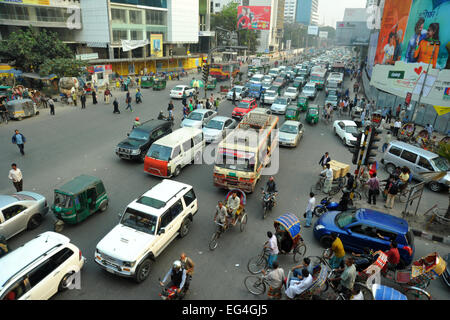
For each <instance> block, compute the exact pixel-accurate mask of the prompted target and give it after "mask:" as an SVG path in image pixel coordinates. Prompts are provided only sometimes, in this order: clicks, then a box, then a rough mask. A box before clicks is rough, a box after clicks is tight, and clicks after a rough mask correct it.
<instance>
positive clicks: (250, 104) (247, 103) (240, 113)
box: [231, 98, 258, 120]
mask: <svg viewBox="0 0 450 320" xmlns="http://www.w3.org/2000/svg"><path fill="white" fill-rule="evenodd" d="M257 106H258V104H257V102H256V99H254V98H245V99H243V100H241V101H240V102H239V104H238V105H237V106H236V107H235V108H234V109H233V112H232V113H231V116H232V118H234V119H239V120H240V119H242V118H243V117H244V115H245V114H247V113H249V112H250V111H252V110H253V109H255V108H256V107H257Z"/></svg>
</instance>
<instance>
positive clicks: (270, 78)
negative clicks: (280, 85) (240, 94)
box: [263, 76, 272, 81]
mask: <svg viewBox="0 0 450 320" xmlns="http://www.w3.org/2000/svg"><path fill="white" fill-rule="evenodd" d="M263 80H264V81H272V77H268V76H265V77H264V79H263Z"/></svg>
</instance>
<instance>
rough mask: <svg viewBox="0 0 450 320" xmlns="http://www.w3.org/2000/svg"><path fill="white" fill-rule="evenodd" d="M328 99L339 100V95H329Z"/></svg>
mask: <svg viewBox="0 0 450 320" xmlns="http://www.w3.org/2000/svg"><path fill="white" fill-rule="evenodd" d="M327 100H330V101H337V96H333V95H329V96H328V97H327Z"/></svg>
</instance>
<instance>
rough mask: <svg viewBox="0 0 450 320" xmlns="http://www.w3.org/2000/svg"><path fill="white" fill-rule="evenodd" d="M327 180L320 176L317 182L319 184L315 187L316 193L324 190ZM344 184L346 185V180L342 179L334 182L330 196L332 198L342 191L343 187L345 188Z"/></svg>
mask: <svg viewBox="0 0 450 320" xmlns="http://www.w3.org/2000/svg"><path fill="white" fill-rule="evenodd" d="M325 179H326V177H325V176H323V175H319V180H317V182H316V184H315V186H314V188H315V190H316V191H321V190H322V189H323V187H324V184H325ZM344 184H345V180H344V178H342V177H340V178H337V179H335V180H333V183H332V185H331V189H330V192H329V193H328V194H329V195H330V196H334V195H335V194H337V193H338V192H339V191H340V190H341V189H342V187H344ZM311 190H312V188H311Z"/></svg>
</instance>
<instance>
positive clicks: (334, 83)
mask: <svg viewBox="0 0 450 320" xmlns="http://www.w3.org/2000/svg"><path fill="white" fill-rule="evenodd" d="M343 82H344V74H343V73H340V72H331V73H330V75H329V76H328V78H327V82H326V84H325V93H326V95H327V96H328V92H329V91H330V90H336V92H337V93H338V97H339V96H340V95H341V94H342V86H343Z"/></svg>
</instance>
